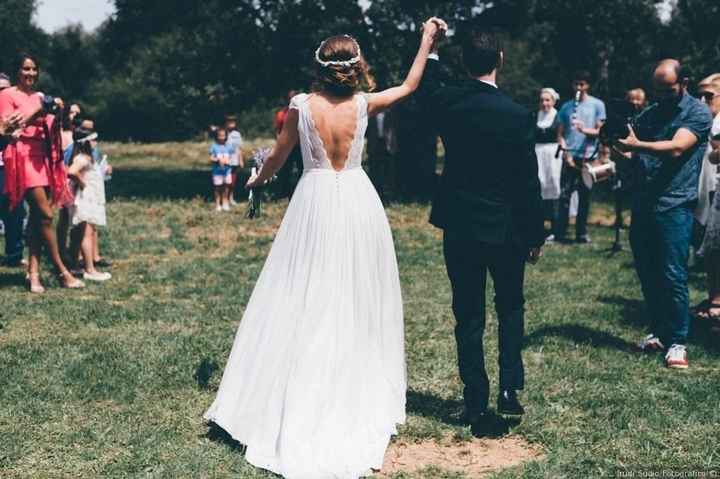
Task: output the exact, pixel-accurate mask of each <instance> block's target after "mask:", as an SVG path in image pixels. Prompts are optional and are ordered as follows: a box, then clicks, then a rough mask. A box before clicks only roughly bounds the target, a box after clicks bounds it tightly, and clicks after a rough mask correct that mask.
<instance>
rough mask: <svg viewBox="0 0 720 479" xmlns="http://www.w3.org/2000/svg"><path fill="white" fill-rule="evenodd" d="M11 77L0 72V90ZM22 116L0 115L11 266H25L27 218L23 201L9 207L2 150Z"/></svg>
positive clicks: (1, 213)
mask: <svg viewBox="0 0 720 479" xmlns="http://www.w3.org/2000/svg"><path fill="white" fill-rule="evenodd" d="M11 86H12V85H11V84H10V78H9V77H8V76H7V75H6V74H4V73H0V91H2V90H5V89H6V88H10V87H11ZM19 120H20V116H19V115H16V116H15V117H14V118H10V117H8V118H4V117H0V222H2V225H3V231H4V234H5V258H4V259H3V264H4V265H5V266H9V267H19V266H23V263H24V260H23V250H24V248H25V245H24V242H23V235H22V229H23V220H24V219H25V205H24V203H21V204H20V205H18V207H17V208H15V209H14V210H10V209H9V205H8V198H7V196H6V195H5V193H4V191H5V164H4V163H3V158H2V150H4V149H5V146H7V144H8V143H9V141H10V134H11V133H12V132H13V131H14V130H15V128H16V127H17V126H18V123H19Z"/></svg>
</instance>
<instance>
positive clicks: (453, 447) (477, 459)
mask: <svg viewBox="0 0 720 479" xmlns="http://www.w3.org/2000/svg"><path fill="white" fill-rule="evenodd" d="M542 456H543V454H542V451H541V450H540V448H539V447H536V446H533V445H532V444H530V443H528V442H527V441H525V440H524V439H522V438H520V437H518V436H509V437H503V438H500V439H473V440H472V441H466V442H457V441H452V440H450V439H446V440H444V441H442V442H436V441H432V440H429V441H423V442H419V443H407V442H395V443H393V444H391V445H390V447H389V448H388V450H387V452H386V453H385V462H384V463H383V468H382V471H380V473H379V474H378V477H390V476H391V475H392V474H396V473H399V472H404V473H413V472H416V471H419V470H421V469H424V468H426V467H430V466H435V467H438V468H440V469H443V470H445V471H450V472H461V473H463V474H465V476H467V477H468V478H479V477H483V476H485V475H487V474H490V473H493V472H497V471H499V470H501V469H505V468H507V467H512V466H517V465H519V464H522V463H523V462H526V461H530V460H535V459H539V458H541V457H542Z"/></svg>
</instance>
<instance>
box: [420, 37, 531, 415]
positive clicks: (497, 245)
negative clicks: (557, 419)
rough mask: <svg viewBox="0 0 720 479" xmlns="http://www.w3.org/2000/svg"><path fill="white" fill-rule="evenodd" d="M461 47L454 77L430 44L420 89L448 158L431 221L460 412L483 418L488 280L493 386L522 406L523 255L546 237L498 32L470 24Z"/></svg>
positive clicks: (516, 411)
mask: <svg viewBox="0 0 720 479" xmlns="http://www.w3.org/2000/svg"><path fill="white" fill-rule="evenodd" d="M463 37H464V38H463V39H462V43H461V47H462V57H463V64H464V67H465V70H466V71H467V73H468V77H467V78H465V79H452V78H451V77H450V76H449V75H448V74H447V73H446V72H445V70H444V69H443V68H442V65H441V64H440V62H439V58H438V56H437V46H436V47H435V49H434V52H433V53H434V54H432V55H431V56H430V58H431V59H433V60H434V61H433V60H431V61H429V62H428V66H427V69H426V72H425V78H424V80H423V83H422V85H421V87H420V90H419V91H418V97H419V99H420V101H421V103H422V104H423V105H424V108H425V110H426V111H428V112H429V115H428V116H429V117H431V118H432V119H433V121H434V122H435V124H436V127H437V130H438V132H439V134H440V136H441V137H442V140H443V144H444V145H445V151H446V156H445V167H444V170H443V173H442V176H441V178H440V183H439V188H438V192H437V195H436V197H435V200H434V202H433V206H432V213H431V215H430V223H432V224H433V225H435V226H437V227H438V228H441V229H443V230H444V236H443V250H444V254H445V263H446V266H447V272H448V276H449V278H450V283H451V286H452V294H453V299H452V309H453V313H454V315H455V319H456V326H455V339H456V341H457V349H458V363H459V368H460V378H461V379H462V381H463V383H464V385H465V389H464V399H465V414H464V416H465V420H466V421H467V422H469V423H470V424H471V425H473V426H475V425H478V424H480V425H481V424H482V423H483V422H485V421H487V420H488V417H487V416H486V410H487V406H488V398H489V395H490V385H489V381H488V376H487V373H486V371H485V357H484V352H483V333H484V331H485V285H486V283H487V273H488V272H490V276H491V277H492V279H493V282H494V285H495V309H496V311H497V316H498V335H499V351H500V354H499V356H500V357H499V365H500V387H499V394H498V401H497V410H498V412H499V413H501V414H511V415H521V414H523V412H524V410H523V407H522V406H521V404H520V402H519V401H518V398H517V391H518V390H520V389H523V386H524V372H523V363H522V358H521V350H522V341H523V334H524V309H523V304H524V297H523V279H524V274H525V263H526V262H527V261H529V262H531V263H534V262H536V261H537V260H538V259H539V258H540V256H541V255H542V252H541V245H542V244H543V243H544V237H545V232H544V227H543V213H542V203H541V198H540V184H539V181H538V169H537V159H536V157H535V140H534V127H535V119H534V118H532V117H531V114H530V112H529V111H528V110H526V109H525V108H523V107H521V106H519V105H518V104H516V103H514V102H513V101H512V100H511V99H510V98H509V97H508V96H507V95H505V94H504V93H503V92H502V91H500V90H499V89H498V87H497V84H496V76H497V72H498V70H500V68H501V67H502V65H503V61H504V56H503V50H502V46H501V44H500V40H499V38H498V36H497V35H496V34H495V33H493V32H491V31H488V30H485V29H482V28H480V27H470V28H469V29H468V31H467V32H466V34H465V35H464V36H463Z"/></svg>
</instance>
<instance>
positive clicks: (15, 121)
mask: <svg viewBox="0 0 720 479" xmlns="http://www.w3.org/2000/svg"><path fill="white" fill-rule="evenodd" d="M24 127H25V117H24V116H23V115H22V113H20V112H19V111H16V112H13V113H11V114H10V115H8V116H6V117H5V118H0V136H17V135H18V134H19V133H20V130H22V129H23V128H24Z"/></svg>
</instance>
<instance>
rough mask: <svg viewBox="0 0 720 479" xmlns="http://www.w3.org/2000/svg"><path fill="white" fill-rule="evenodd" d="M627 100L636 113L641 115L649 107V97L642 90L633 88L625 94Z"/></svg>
mask: <svg viewBox="0 0 720 479" xmlns="http://www.w3.org/2000/svg"><path fill="white" fill-rule="evenodd" d="M625 100H626V101H627V102H628V103H630V104H631V105H632V106H633V108H634V109H635V113H640V112H641V111H643V110H644V109H645V107H647V96H646V95H645V90H643V89H642V88H633V89H632V90H628V91H627V93H625Z"/></svg>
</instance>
